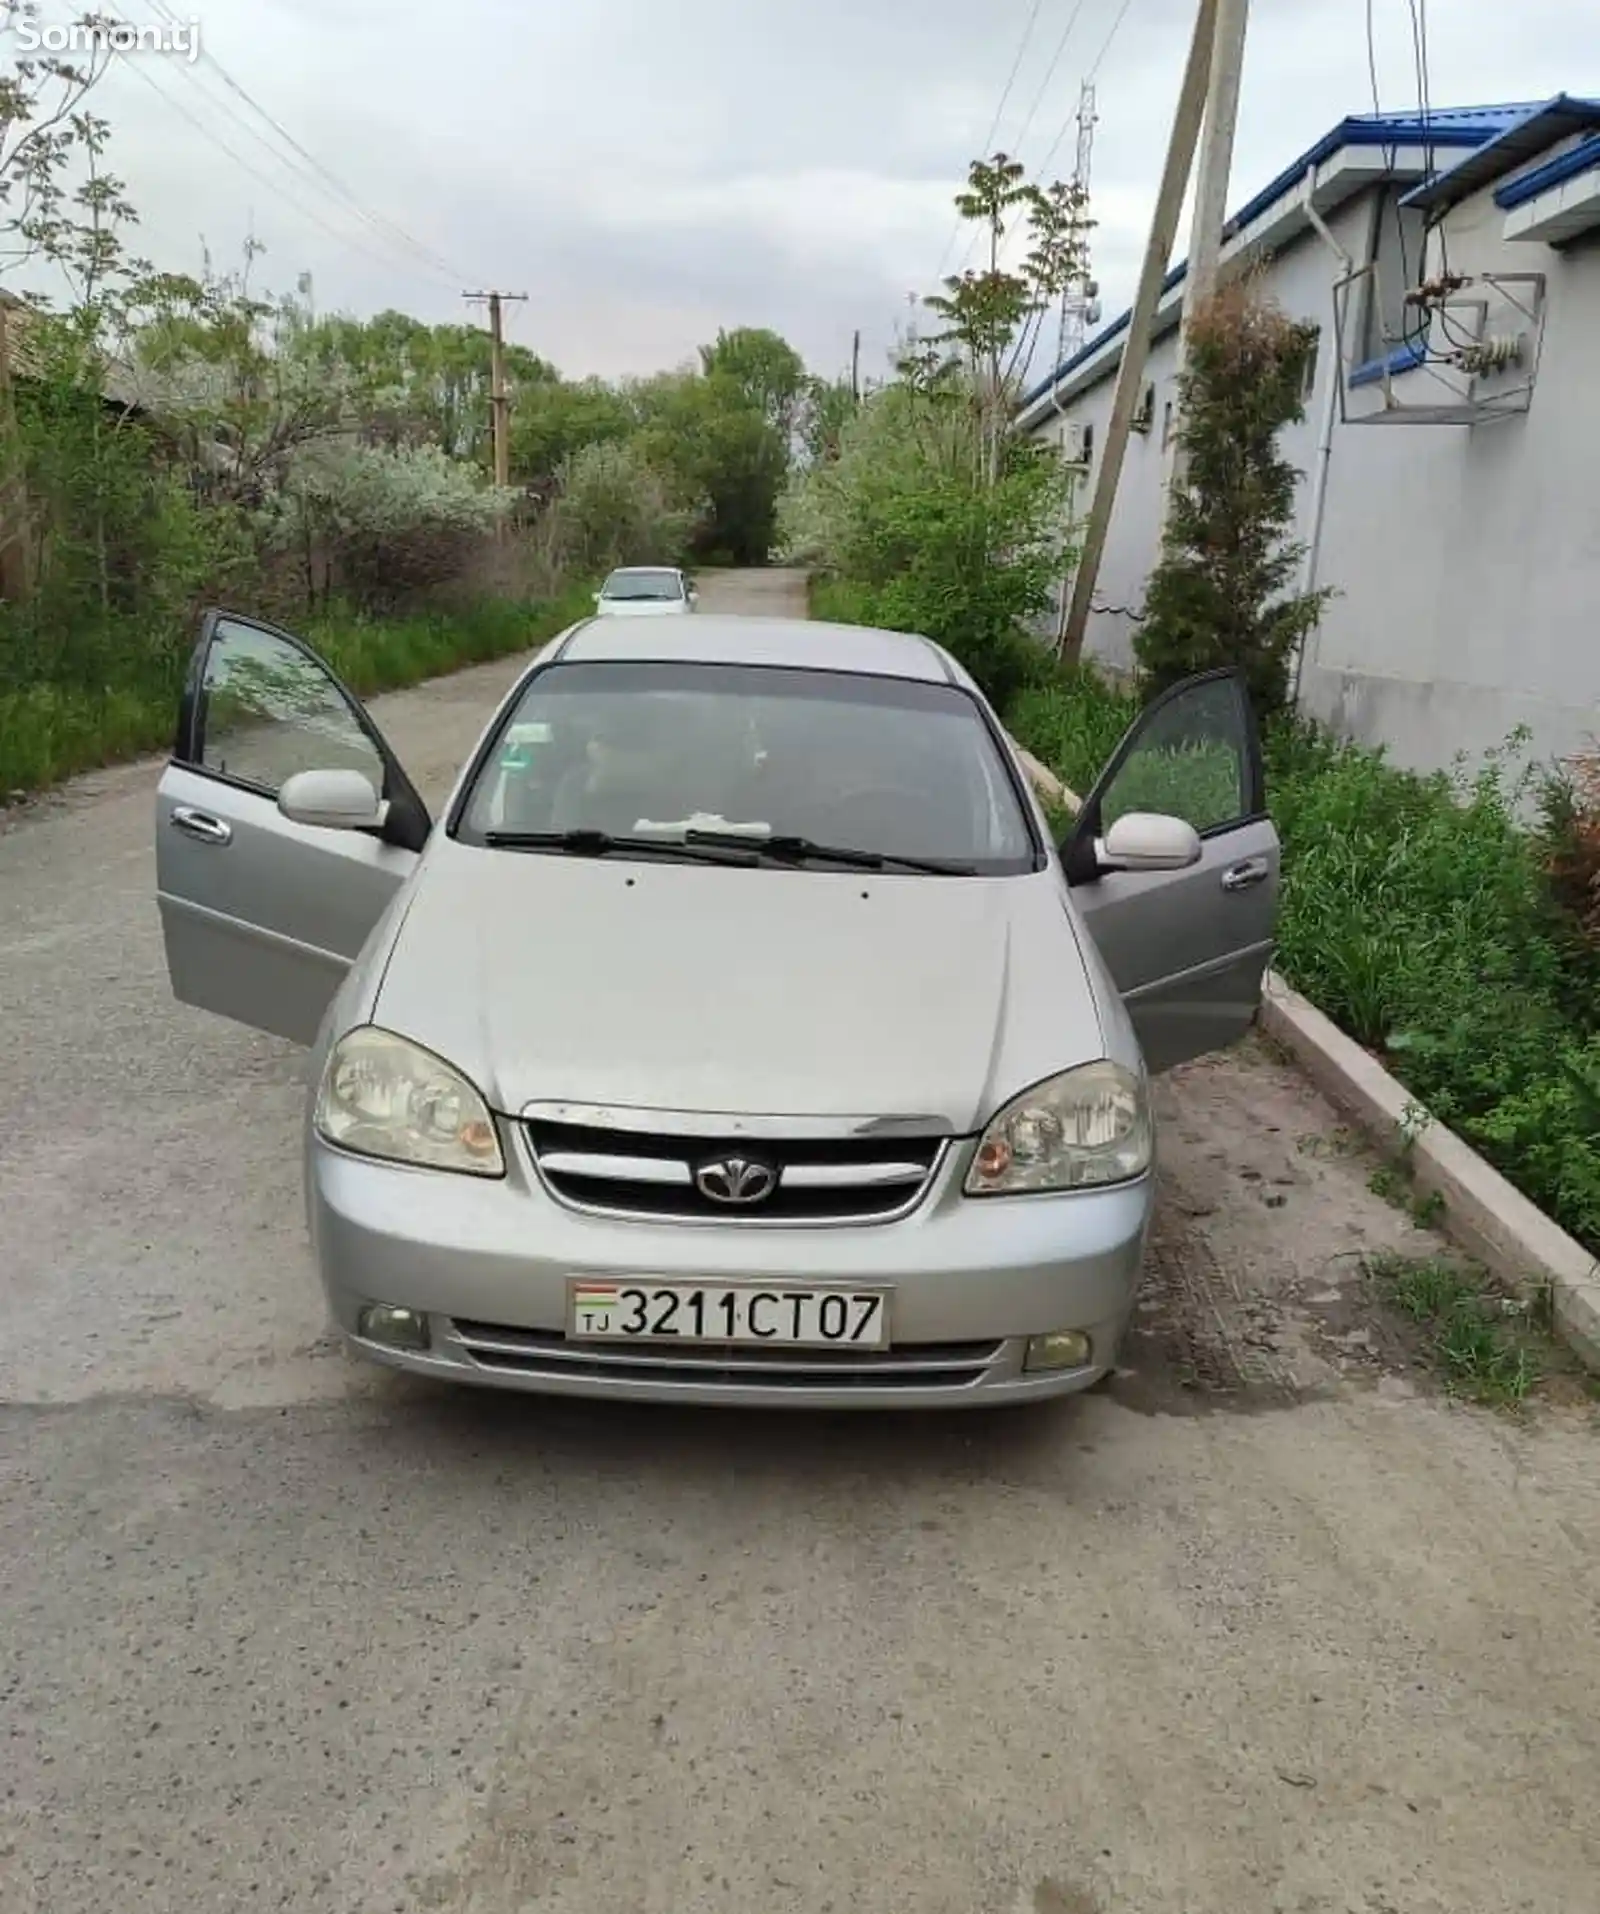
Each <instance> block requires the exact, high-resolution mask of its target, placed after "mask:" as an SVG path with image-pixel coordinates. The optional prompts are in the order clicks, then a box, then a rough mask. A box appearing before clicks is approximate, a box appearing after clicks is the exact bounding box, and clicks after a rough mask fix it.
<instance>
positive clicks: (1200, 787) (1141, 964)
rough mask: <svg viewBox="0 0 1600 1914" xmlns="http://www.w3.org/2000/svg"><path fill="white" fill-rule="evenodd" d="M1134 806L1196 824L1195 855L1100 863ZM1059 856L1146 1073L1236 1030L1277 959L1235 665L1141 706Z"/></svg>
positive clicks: (1275, 866) (1249, 725)
mask: <svg viewBox="0 0 1600 1914" xmlns="http://www.w3.org/2000/svg"><path fill="white" fill-rule="evenodd" d="M1132 812H1155V813H1159V814H1162V815H1166V816H1170V817H1177V818H1180V819H1181V820H1182V821H1183V822H1184V823H1186V824H1189V825H1191V826H1192V827H1193V829H1194V831H1195V832H1196V833H1197V834H1198V838H1199V857H1198V860H1197V861H1196V862H1194V863H1192V864H1188V865H1186V866H1184V867H1183V868H1182V869H1175V870H1174V869H1169V870H1156V871H1128V870H1116V869H1111V868H1107V862H1106V860H1105V859H1104V858H1103V857H1102V853H1101V846H1102V843H1103V839H1104V835H1105V832H1106V831H1107V830H1108V829H1109V828H1110V826H1111V824H1112V823H1113V822H1114V821H1115V820H1116V819H1117V818H1119V817H1123V816H1126V815H1128V814H1130V813H1132ZM1191 843H1193V840H1192V839H1191ZM1062 862H1063V867H1064V869H1065V871H1066V875H1067V881H1068V883H1069V884H1070V885H1071V887H1072V897H1073V902H1074V903H1075V904H1076V906H1077V908H1078V910H1079V912H1080V913H1081V915H1082V917H1083V920H1084V923H1085V925H1086V926H1087V928H1088V930H1089V932H1090V934H1091V935H1092V936H1093V938H1094V941H1095V945H1096V948H1097V949H1098V950H1099V952H1100V955H1101V957H1102V959H1103V960H1104V962H1105V965H1106V968H1107V970H1108V971H1109V972H1110V973H1111V976H1112V979H1113V981H1114V982H1115V983H1116V986H1117V988H1118V990H1119V991H1120V992H1121V993H1122V998H1123V1001H1124V1003H1126V1005H1127V1007H1128V1014H1129V1016H1130V1017H1131V1018H1132V1020H1133V1025H1134V1028H1135V1030H1136V1031H1137V1032H1138V1036H1139V1042H1140V1046H1141V1048H1142V1049H1143V1051H1144V1054H1145V1061H1146V1063H1147V1064H1148V1065H1149V1067H1150V1069H1151V1070H1153V1071H1159V1070H1167V1069H1170V1068H1171V1067H1172V1066H1173V1065H1174V1064H1176V1063H1182V1062H1185V1061H1186V1060H1187V1059H1188V1058H1190V1057H1198V1056H1203V1055H1204V1054H1205V1053H1206V1052H1207V1051H1211V1050H1218V1049H1222V1048H1224V1047H1225V1046H1226V1045H1228V1044H1230V1043H1232V1042H1234V1041H1235V1040H1236V1039H1237V1038H1239V1037H1242V1036H1243V1035H1244V1033H1245V1032H1246V1031H1247V1030H1248V1029H1249V1028H1250V1026H1251V1024H1252V1023H1253V1022H1254V1021H1255V1017H1256V1012H1257V1010H1258V1008H1259V1006H1260V1002H1261V982H1262V978H1263V976H1264V974H1265V972H1266V968H1267V965H1268V963H1269V962H1270V961H1271V956H1272V942H1273V931H1274V928H1275V925H1276V921H1277V902H1278V871H1279V847H1278V834H1277V832H1276V830H1275V829H1274V828H1273V825H1272V822H1271V820H1270V819H1269V818H1268V816H1267V815H1266V792H1265V785H1264V779H1263V771H1262V762H1261V745H1260V738H1259V735H1258V732H1257V728H1256V723H1255V718H1254V715H1253V713H1252V711H1251V707H1250V701H1249V697H1248V694H1247V692H1246V689H1245V685H1244V681H1243V679H1242V678H1241V677H1240V676H1239V674H1238V673H1236V672H1232V671H1211V672H1203V673H1200V674H1199V675H1197V676H1196V677H1193V678H1189V679H1186V680H1184V681H1183V682H1182V683H1181V684H1177V685H1174V686H1173V687H1172V688H1171V689H1170V690H1168V691H1166V692H1164V693H1162V694H1161V695H1160V696H1159V697H1158V698H1156V699H1155V700H1154V701H1153V702H1152V703H1151V704H1150V705H1148V706H1147V707H1146V709H1145V710H1144V711H1142V712H1141V713H1140V714H1139V716H1138V717H1137V718H1136V719H1135V720H1134V722H1133V724H1132V725H1131V726H1130V727H1129V730H1128V732H1127V735H1126V736H1125V737H1124V738H1123V740H1122V743H1121V744H1120V745H1119V746H1118V747H1117V750H1116V751H1115V753H1113V755H1112V758H1111V760H1110V763H1109V764H1108V765H1107V767H1106V770H1105V772H1104V774H1103V775H1102V777H1101V779H1100V781H1099V783H1098V784H1097V785H1096V786H1095V788H1094V790H1093V791H1092V792H1091V793H1090V795H1089V797H1088V799H1087V800H1086V801H1085V803H1084V806H1083V809H1082V811H1081V812H1080V813H1079V816H1078V820H1077V823H1076V825H1075V826H1074V829H1073V833H1072V836H1071V837H1070V838H1069V839H1068V841H1067V843H1066V844H1065V845H1064V846H1063V849H1062Z"/></svg>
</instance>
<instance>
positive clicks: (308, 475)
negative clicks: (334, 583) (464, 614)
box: [264, 445, 510, 607]
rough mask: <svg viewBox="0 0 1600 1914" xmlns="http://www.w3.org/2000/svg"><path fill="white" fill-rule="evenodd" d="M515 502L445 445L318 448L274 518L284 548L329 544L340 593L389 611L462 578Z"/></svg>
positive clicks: (268, 519)
mask: <svg viewBox="0 0 1600 1914" xmlns="http://www.w3.org/2000/svg"><path fill="white" fill-rule="evenodd" d="M509 502H510V495H509V494H508V493H502V492H498V491H496V490H494V489H493V488H492V487H490V486H485V485H484V484H483V483H482V481H481V480H480V479H479V477H478V475H477V473H476V471H475V470H474V469H473V468H472V467H471V466H469V465H465V464H463V463H462V462H460V461H459V460H456V459H452V458H449V457H447V456H446V454H445V453H444V452H442V451H441V450H440V449H439V447H438V446H436V445H410V446H402V447H400V448H399V449H398V450H391V449H389V448H387V447H384V446H376V445H341V446H338V447H330V446H313V447H307V448H305V449H304V450H303V451H301V452H300V453H299V454H297V456H296V457H295V459H294V461H293V463H292V465H291V468H290V472H289V476H288V480H287V482H286V483H285V485H284V487H283V490H282V491H281V492H279V493H278V494H276V495H275V496H274V498H273V500H272V502H271V505H270V507H269V508H268V509H267V511H266V513H265V514H264V518H265V523H266V528H267V532H268V536H269V537H276V539H277V540H278V541H279V542H283V541H285V540H287V539H298V538H302V537H306V536H310V537H311V538H313V539H315V540H316V541H317V542H319V543H320V544H322V545H323V547H324V548H325V549H326V551H327V553H328V556H329V558H330V560H331V563H332V567H333V574H334V576H335V578H336V579H337V580H338V587H339V589H340V590H341V591H343V592H345V593H348V594H349V595H350V596H351V597H353V598H354V599H355V600H356V601H357V602H358V603H360V604H363V605H368V606H373V607H379V606H394V605H397V604H399V603H401V602H402V601H403V600H405V599H406V598H408V597H410V596H412V595H414V594H416V593H418V592H420V591H424V590H426V589H427V588H428V587H430V586H433V585H438V584H442V583H443V582H445V581H446V580H448V579H451V578H454V577H456V576H457V575H458V574H459V573H460V572H461V570H462V568H463V566H464V565H465V563H466V560H467V558H468V556H469V555H470V553H471V552H473V551H474V550H475V549H476V548H477V547H478V546H479V545H481V544H482V543H483V541H484V539H485V538H487V537H488V536H489V534H490V533H491V532H492V531H493V530H494V527H495V525H496V524H497V523H498V521H499V520H500V519H501V518H502V517H503V516H504V514H505V512H506V510H507V507H508V505H509Z"/></svg>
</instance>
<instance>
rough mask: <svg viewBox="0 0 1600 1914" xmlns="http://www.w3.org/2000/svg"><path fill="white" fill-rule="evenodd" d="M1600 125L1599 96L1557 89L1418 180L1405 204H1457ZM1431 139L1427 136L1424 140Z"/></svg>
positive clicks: (1439, 209)
mask: <svg viewBox="0 0 1600 1914" xmlns="http://www.w3.org/2000/svg"><path fill="white" fill-rule="evenodd" d="M1591 126H1600V100H1580V99H1574V98H1573V97H1572V95H1571V94H1570V93H1557V94H1555V95H1554V96H1553V97H1552V98H1550V99H1548V100H1541V101H1540V102H1539V104H1538V105H1537V106H1531V107H1529V108H1528V109H1527V110H1526V111H1525V112H1524V113H1523V114H1522V116H1521V118H1520V119H1518V120H1516V121H1514V122H1513V123H1512V124H1511V125H1510V126H1508V127H1506V128H1505V129H1504V131H1503V132H1500V133H1497V134H1496V135H1495V136H1494V138H1493V139H1490V140H1485V141H1484V142H1483V144H1482V145H1481V146H1478V147H1475V148H1474V149H1473V150H1472V151H1471V152H1470V153H1468V154H1467V155H1466V157H1465V158H1464V159H1459V160H1457V161H1456V163H1455V165H1454V166H1447V167H1446V168H1445V169H1444V171H1443V172H1442V173H1435V174H1434V175H1433V177H1432V178H1431V179H1425V180H1423V182H1422V183H1421V185H1420V186H1414V187H1413V188H1412V189H1411V191H1410V192H1409V193H1407V194H1406V196H1405V198H1404V199H1403V200H1402V201H1401V204H1402V205H1404V206H1426V207H1428V208H1430V209H1432V210H1433V211H1434V212H1435V214H1436V215H1437V214H1438V213H1440V212H1443V211H1444V209H1445V208H1446V207H1449V206H1454V205H1457V204H1458V203H1459V202H1460V201H1461V200H1463V199H1466V198H1467V197H1468V195H1469V194H1471V193H1475V192H1477V190H1478V189H1479V187H1480V186H1487V185H1488V183H1489V182H1490V180H1492V179H1500V178H1501V177H1503V175H1505V174H1506V173H1509V172H1510V171H1511V170H1512V169H1513V167H1517V166H1521V165H1522V164H1523V162H1524V161H1525V160H1531V159H1534V158H1537V156H1538V155H1539V154H1540V153H1544V152H1548V151H1549V149H1550V148H1551V147H1552V146H1554V145H1555V143H1556V141H1557V140H1563V139H1565V138H1566V137H1567V136H1568V135H1569V134H1571V133H1580V132H1582V131H1584V129H1585V128H1587V127H1591ZM1424 144H1426V142H1424Z"/></svg>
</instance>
